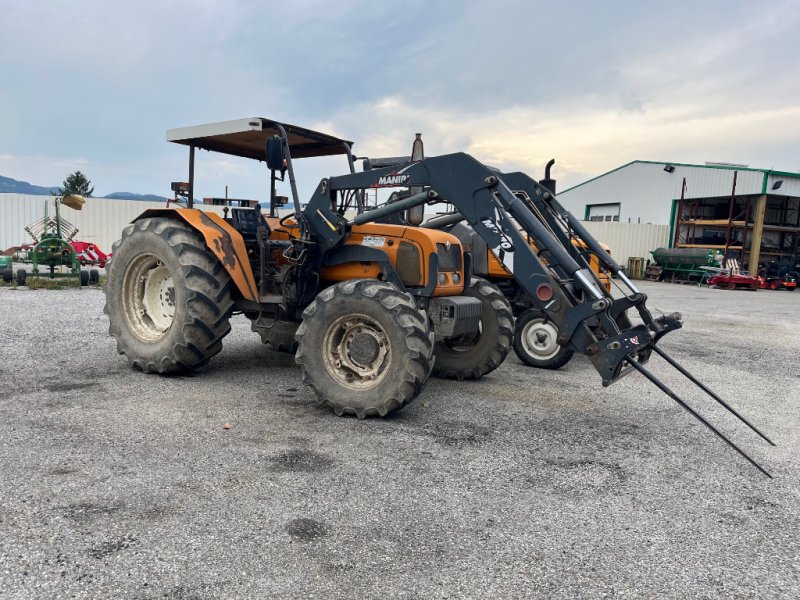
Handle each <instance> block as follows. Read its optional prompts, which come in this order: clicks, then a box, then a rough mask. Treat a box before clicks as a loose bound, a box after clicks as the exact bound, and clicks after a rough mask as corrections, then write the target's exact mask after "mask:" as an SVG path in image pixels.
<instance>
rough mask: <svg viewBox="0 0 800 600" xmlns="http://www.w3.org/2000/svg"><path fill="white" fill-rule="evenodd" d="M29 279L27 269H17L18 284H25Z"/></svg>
mask: <svg viewBox="0 0 800 600" xmlns="http://www.w3.org/2000/svg"><path fill="white" fill-rule="evenodd" d="M27 280H28V272H27V271H26V270H25V269H17V285H20V286H22V285H25V282H26V281H27Z"/></svg>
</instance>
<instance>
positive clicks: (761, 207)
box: [748, 194, 767, 277]
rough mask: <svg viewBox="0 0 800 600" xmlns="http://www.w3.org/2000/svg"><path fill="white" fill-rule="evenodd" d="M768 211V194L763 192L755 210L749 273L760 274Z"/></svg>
mask: <svg viewBox="0 0 800 600" xmlns="http://www.w3.org/2000/svg"><path fill="white" fill-rule="evenodd" d="M766 211H767V195H766V194H763V195H761V196H759V197H758V200H757V201H756V205H755V210H754V211H753V241H752V242H751V243H750V266H749V267H748V273H750V275H751V276H752V277H757V276H758V261H759V259H760V258H761V239H762V238H763V237H764V214H765V213H766Z"/></svg>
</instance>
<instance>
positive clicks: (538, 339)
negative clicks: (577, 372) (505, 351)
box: [514, 309, 575, 369]
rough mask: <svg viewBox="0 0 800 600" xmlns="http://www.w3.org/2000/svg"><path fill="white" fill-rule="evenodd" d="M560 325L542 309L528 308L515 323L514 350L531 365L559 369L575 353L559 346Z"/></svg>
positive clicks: (539, 367) (523, 360) (522, 359)
mask: <svg viewBox="0 0 800 600" xmlns="http://www.w3.org/2000/svg"><path fill="white" fill-rule="evenodd" d="M557 338H558V327H556V325H555V324H554V323H553V322H552V321H549V320H548V319H547V315H546V314H545V313H543V312H542V311H540V310H536V309H530V310H526V311H525V312H524V313H522V314H521V315H520V317H519V318H518V319H517V322H516V323H515V325H514V352H516V353H517V356H518V357H519V359H520V360H521V361H522V362H524V363H525V364H526V365H528V366H530V367H536V368H538V369H559V368H561V367H563V366H564V365H565V364H567V363H568V362H569V361H570V360H571V359H572V357H573V355H574V354H575V352H574V351H573V350H571V349H570V348H563V347H561V346H559V344H558V342H557V341H556V339H557Z"/></svg>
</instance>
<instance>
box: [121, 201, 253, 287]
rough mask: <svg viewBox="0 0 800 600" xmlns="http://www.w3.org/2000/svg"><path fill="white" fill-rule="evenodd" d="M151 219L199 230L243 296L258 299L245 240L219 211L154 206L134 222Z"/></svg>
mask: <svg viewBox="0 0 800 600" xmlns="http://www.w3.org/2000/svg"><path fill="white" fill-rule="evenodd" d="M149 218H160V219H175V220H181V221H183V222H184V223H186V224H187V225H188V226H189V227H191V228H192V229H194V230H195V231H197V232H198V233H199V234H200V235H202V236H203V239H204V240H205V242H206V246H208V249H209V250H211V252H213V253H214V256H216V257H217V258H218V259H219V262H220V263H221V264H222V266H223V267H224V268H225V270H226V271H227V272H228V275H230V276H231V279H232V280H233V283H234V285H235V286H236V289H238V290H239V293H240V294H241V296H242V298H244V299H245V300H250V301H252V302H258V301H259V295H258V291H257V288H256V280H255V277H253V269H252V268H251V267H250V259H249V258H248V257H247V248H245V245H244V240H243V239H242V236H241V234H240V233H239V232H238V231H236V230H235V229H234V228H233V227H232V226H231V225H230V224H228V222H227V221H225V219H223V218H222V217H220V216H219V215H218V214H216V213H213V212H205V211H202V210H197V209H195V208H177V209H176V208H151V209H149V210H146V211H144V212H143V213H142V214H141V215H139V216H138V217H136V219H134V223H135V222H136V221H140V220H142V219H149Z"/></svg>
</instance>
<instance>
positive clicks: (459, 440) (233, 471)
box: [0, 283, 800, 598]
mask: <svg viewBox="0 0 800 600" xmlns="http://www.w3.org/2000/svg"><path fill="white" fill-rule="evenodd" d="M643 287H644V288H645V290H646V291H647V293H648V294H649V295H650V305H651V307H653V308H655V307H658V308H660V309H662V310H664V311H665V312H669V311H672V310H680V311H681V312H682V313H683V314H684V317H685V323H686V326H685V329H683V330H681V331H678V332H675V333H673V334H671V335H670V336H668V337H667V338H665V340H664V341H663V343H662V347H663V348H665V349H666V350H668V351H670V352H671V353H672V354H673V356H675V357H676V358H678V359H679V360H680V361H681V362H683V363H684V364H685V365H687V366H688V367H689V368H690V370H691V371H693V372H694V373H695V374H697V375H698V376H699V377H700V378H701V379H702V380H704V381H706V382H707V383H708V384H710V386H711V387H712V388H713V389H715V390H717V391H718V392H719V393H720V395H722V396H723V397H724V398H726V399H729V400H730V401H731V402H732V403H733V404H734V406H736V407H737V408H738V409H740V411H741V412H742V413H743V414H745V415H746V416H748V417H751V418H752V420H753V421H754V422H755V423H756V424H757V425H758V426H759V427H761V428H762V429H763V430H764V431H765V432H766V433H767V434H768V435H770V436H772V438H773V439H774V440H775V441H776V442H777V444H778V447H777V448H772V447H770V446H768V445H767V444H766V443H764V442H762V441H761V440H760V439H759V438H757V437H756V436H755V435H754V434H752V433H750V432H749V430H747V429H746V428H745V427H743V426H741V425H739V424H738V423H737V422H736V421H735V420H734V419H732V418H731V417H729V416H727V415H725V414H723V413H722V412H721V411H720V410H718V409H717V408H716V407H715V406H712V404H713V402H711V401H710V400H709V401H706V400H705V399H703V397H702V395H701V394H699V393H695V392H693V391H691V388H690V387H689V386H687V385H685V384H684V383H683V382H682V381H681V379H680V376H679V375H678V374H677V373H676V372H671V371H670V370H669V369H668V368H667V366H666V365H665V364H664V363H663V362H661V361H659V359H657V358H654V359H653V361H652V363H651V364H652V368H653V370H654V371H655V372H656V373H657V374H659V375H662V376H663V378H664V379H665V381H667V382H668V383H669V384H670V385H673V386H674V389H676V390H677V391H678V392H679V393H681V394H684V395H685V397H686V398H687V399H691V402H692V404H693V405H695V406H698V407H700V408H701V409H702V410H703V412H704V413H705V414H708V415H710V417H711V418H713V419H714V420H715V422H717V423H719V424H720V426H721V427H722V429H723V430H724V431H725V432H729V433H731V435H732V437H733V438H734V439H735V440H736V441H737V442H739V443H740V445H741V446H742V447H743V448H744V449H745V450H747V451H749V452H750V453H751V454H752V455H753V456H754V457H755V458H756V460H758V461H759V462H761V463H762V464H764V465H765V466H766V468H767V469H768V470H770V471H771V472H772V474H773V475H774V477H775V478H774V479H773V480H768V479H767V478H766V477H764V476H762V475H761V474H760V473H759V472H758V471H756V470H755V469H754V468H753V467H751V466H750V465H749V464H748V463H747V462H746V461H744V460H743V459H742V458H740V457H739V456H738V455H736V454H735V453H734V452H733V451H732V450H731V449H730V448H728V447H727V446H726V445H725V444H724V443H723V442H722V441H720V440H719V439H717V438H716V437H714V436H713V434H711V432H709V431H707V430H706V429H705V428H704V427H702V426H701V425H700V424H699V423H697V422H695V421H694V420H693V419H692V418H691V417H690V416H689V415H688V414H687V413H685V412H684V411H683V410H682V409H680V408H679V407H678V406H677V405H676V404H675V403H674V402H672V401H671V400H670V399H669V398H667V397H666V396H664V395H663V394H661V393H660V392H659V391H658V390H657V389H656V388H655V387H653V386H652V385H651V384H649V383H647V382H646V381H645V380H644V379H643V378H642V377H641V376H640V375H638V374H634V375H631V376H629V377H627V378H625V379H623V380H621V381H620V382H618V383H616V384H614V385H613V386H611V387H610V388H607V389H604V388H602V387H601V385H600V379H599V376H598V375H597V374H596V373H595V371H594V370H593V369H592V368H591V366H590V364H589V363H588V361H587V360H585V359H583V358H579V359H576V360H575V361H573V362H572V363H570V364H569V365H568V366H567V367H566V368H564V369H562V370H561V371H558V372H543V371H537V370H534V369H530V368H527V367H524V366H523V365H522V364H521V363H520V362H519V361H518V360H517V358H516V356H515V355H513V353H512V355H511V356H510V357H509V358H508V360H506V362H505V363H504V365H503V366H502V367H501V368H500V369H499V370H497V371H496V372H494V373H492V374H491V375H489V376H487V377H486V378H485V379H483V380H482V381H479V382H461V383H459V382H446V381H439V380H431V382H430V383H429V384H428V387H427V389H426V391H425V392H424V394H423V395H422V396H421V397H420V398H419V399H417V401H416V402H415V403H414V404H412V405H411V406H409V407H407V408H406V409H405V410H403V411H401V412H400V413H398V414H396V415H394V416H392V417H390V418H388V419H384V420H368V421H361V422H360V421H358V420H356V419H353V418H337V417H335V416H334V415H333V413H331V412H329V411H328V410H325V409H322V408H319V407H317V406H316V404H315V403H314V399H313V397H312V394H311V393H310V391H309V390H308V389H307V388H305V387H303V386H302V385H301V384H300V381H299V372H298V370H297V369H296V368H295V366H294V361H293V358H292V357H290V356H285V355H281V354H277V353H275V352H271V351H270V350H268V349H267V348H266V347H265V346H262V345H261V344H260V343H259V340H258V337H257V336H256V335H255V334H253V333H251V332H250V330H249V322H247V320H246V319H244V318H243V317H236V318H235V319H234V330H233V332H232V334H231V335H230V336H229V337H228V338H227V340H226V347H225V350H223V352H222V353H221V354H220V355H219V356H218V357H217V358H215V359H214V360H213V361H212V363H211V365H210V366H209V367H208V368H207V369H205V370H204V371H203V372H200V373H198V374H196V375H195V376H192V377H180V378H165V377H159V376H148V375H143V374H141V373H138V372H134V371H132V370H131V369H130V368H129V367H128V365H127V362H126V361H125V359H124V357H121V356H119V355H117V353H116V350H115V344H114V341H113V340H112V339H111V338H109V337H108V336H107V333H106V330H107V323H106V319H105V318H104V316H103V314H102V306H103V296H102V292H100V291H99V290H94V289H89V290H80V289H69V290H62V291H52V290H35V291H32V290H22V289H20V290H13V289H10V288H0V307H2V308H1V309H0V332H2V333H0V336H2V343H1V344H0V353H1V354H0V382H2V387H0V596H2V597H3V598H31V597H41V598H59V597H65V598H66V597H79V598H98V597H108V598H120V597H126V598H238V597H261V598H267V597H331V598H344V597H348V598H349V597H391V598H395V597H398V598H416V597H420V598H434V597H435V598H438V597H472V598H487V597H523V596H545V597H550V598H581V597H586V598H596V597H600V596H621V597H686V598H701V597H725V598H730V597H761V598H776V597H781V598H797V597H799V596H800V485H799V484H798V482H799V481H800V453H799V452H798V447H799V446H800V444H799V443H798V442H800V410H799V409H800V400H799V399H798V398H799V397H800V394H799V393H798V392H800V383H799V381H800V380H798V369H797V359H798V347H799V346H800V342H798V339H800V325H799V324H798V318H797V316H798V307H800V292H796V293H788V292H770V291H760V292H756V293H754V292H730V291H723V290H713V289H707V288H697V287H688V286H677V285H669V284H653V283H644V284H643ZM226 422H227V423H230V425H231V428H230V429H227V430H226V429H224V428H223V424H225V423H226Z"/></svg>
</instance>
